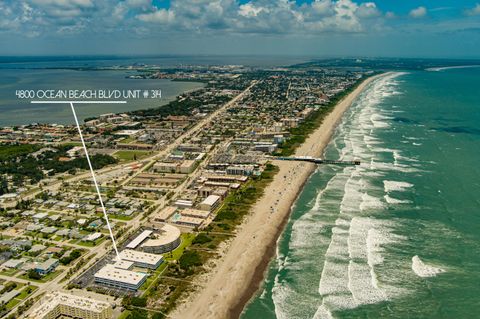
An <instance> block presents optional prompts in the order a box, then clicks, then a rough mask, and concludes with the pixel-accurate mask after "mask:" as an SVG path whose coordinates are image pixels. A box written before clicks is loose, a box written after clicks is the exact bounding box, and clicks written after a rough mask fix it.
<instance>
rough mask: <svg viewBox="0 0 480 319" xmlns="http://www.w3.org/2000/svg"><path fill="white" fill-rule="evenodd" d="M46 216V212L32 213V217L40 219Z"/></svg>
mask: <svg viewBox="0 0 480 319" xmlns="http://www.w3.org/2000/svg"><path fill="white" fill-rule="evenodd" d="M47 216H48V214H47V213H38V214H35V215H33V218H38V219H42V218H45V217H47Z"/></svg>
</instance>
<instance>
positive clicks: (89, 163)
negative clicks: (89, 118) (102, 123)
mask: <svg viewBox="0 0 480 319" xmlns="http://www.w3.org/2000/svg"><path fill="white" fill-rule="evenodd" d="M68 103H70V106H71V107H72V112H73V117H74V118H75V123H76V124H77V129H78V133H79V134H80V140H81V141H82V145H83V150H84V151H85V157H86V158H87V162H88V166H89V167H90V172H91V173H92V179H93V184H95V189H96V190H97V194H98V200H99V201H100V205H101V206H102V211H103V216H104V217H105V221H106V222H107V226H108V231H109V232H110V238H112V244H113V249H115V253H116V254H117V259H118V260H120V255H119V254H118V249H117V243H116V242H115V237H114V236H113V232H112V227H110V222H109V221H108V215H107V211H106V210H105V206H104V205H103V200H102V195H101V194H100V188H99V187H98V183H97V178H96V177H95V173H94V171H93V167H92V163H91V162H90V156H88V151H87V146H86V145H85V141H84V140H83V134H82V130H81V129H80V124H78V119H77V113H75V108H74V107H73V102H68Z"/></svg>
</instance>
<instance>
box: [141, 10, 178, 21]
mask: <svg viewBox="0 0 480 319" xmlns="http://www.w3.org/2000/svg"><path fill="white" fill-rule="evenodd" d="M137 18H138V19H139V20H141V21H143V22H151V23H160V24H167V23H169V22H171V21H173V19H174V14H173V12H172V11H170V10H166V9H159V10H156V11H154V12H150V13H144V14H139V15H137Z"/></svg>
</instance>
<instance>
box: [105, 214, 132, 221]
mask: <svg viewBox="0 0 480 319" xmlns="http://www.w3.org/2000/svg"><path fill="white" fill-rule="evenodd" d="M135 215H136V214H132V215H131V216H125V215H119V214H108V217H109V218H111V219H118V220H132V219H133V217H135ZM102 216H103V215H102Z"/></svg>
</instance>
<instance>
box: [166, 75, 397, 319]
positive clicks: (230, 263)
mask: <svg viewBox="0 0 480 319" xmlns="http://www.w3.org/2000/svg"><path fill="white" fill-rule="evenodd" d="M388 74H389V73H382V74H379V75H375V76H371V77H368V78H366V79H364V80H363V82H361V83H360V84H359V85H358V86H357V87H356V88H355V89H354V90H353V91H352V92H351V93H350V94H348V95H347V96H346V97H344V98H343V99H342V100H340V101H339V102H338V103H337V104H336V105H335V107H334V108H333V109H332V110H331V112H330V113H329V114H328V115H327V116H326V117H325V118H324V120H323V122H322V124H321V125H320V126H319V127H318V128H317V129H315V131H314V132H313V133H311V134H310V136H308V138H307V139H306V140H305V142H304V143H303V144H302V145H300V147H298V148H297V150H296V151H295V155H297V156H302V155H309V156H321V155H322V154H323V151H324V149H325V147H326V146H327V145H328V143H329V142H330V139H331V137H332V135H333V133H334V131H335V128H336V127H337V125H338V122H339V121H341V119H342V117H343V114H344V113H345V111H346V110H348V108H349V107H350V105H351V104H352V102H353V101H354V100H355V99H356V98H357V96H358V95H359V94H360V93H361V92H363V90H364V89H365V87H366V86H367V85H369V84H370V83H371V82H373V81H374V80H376V79H378V78H380V77H383V76H385V75H388ZM272 162H273V164H274V165H276V166H278V167H279V171H278V173H277V174H276V175H275V177H274V179H273V181H272V182H271V183H270V184H269V185H268V186H267V188H266V189H265V191H264V195H263V196H262V197H261V198H260V200H259V201H258V202H257V203H256V204H255V205H254V207H253V208H252V210H253V211H254V213H252V214H250V215H249V216H248V217H247V218H246V219H245V221H244V222H243V223H242V225H241V226H240V227H239V229H238V231H237V236H235V238H234V239H233V240H232V242H231V243H230V246H229V247H228V249H227V252H226V254H225V255H224V256H222V257H221V260H220V261H219V262H218V263H217V265H216V267H214V269H212V271H211V273H210V274H209V275H208V278H207V279H208V280H207V282H205V283H204V287H203V288H202V289H201V290H200V291H196V292H194V293H193V294H190V295H189V296H188V297H187V299H186V300H185V301H184V303H183V304H181V305H179V307H178V308H177V309H176V310H175V311H174V312H173V313H172V317H173V318H205V319H207V318H209V319H210V318H238V317H239V316H240V315H241V313H242V312H243V310H244V308H245V306H246V305H247V304H248V302H249V301H250V300H251V298H252V297H253V296H255V294H256V292H257V291H258V289H259V288H261V286H262V284H263V280H264V277H265V273H266V271H267V270H268V265H269V264H270V261H271V260H272V258H273V257H274V256H275V252H276V247H277V242H278V239H279V238H280V236H281V234H282V233H283V231H284V228H285V225H286V223H287V222H288V220H289V218H290V214H291V211H292V206H293V205H294V203H295V202H296V200H297V198H298V195H299V194H300V192H301V191H302V190H303V186H304V185H305V183H306V182H307V181H308V179H309V177H310V176H311V174H312V173H313V172H314V171H315V168H316V165H315V164H312V163H305V162H285V161H275V160H274V161H272ZM227 278H228V279H227ZM227 281H228V284H225V283H226V282H227ZM220 300H221V302H220Z"/></svg>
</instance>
